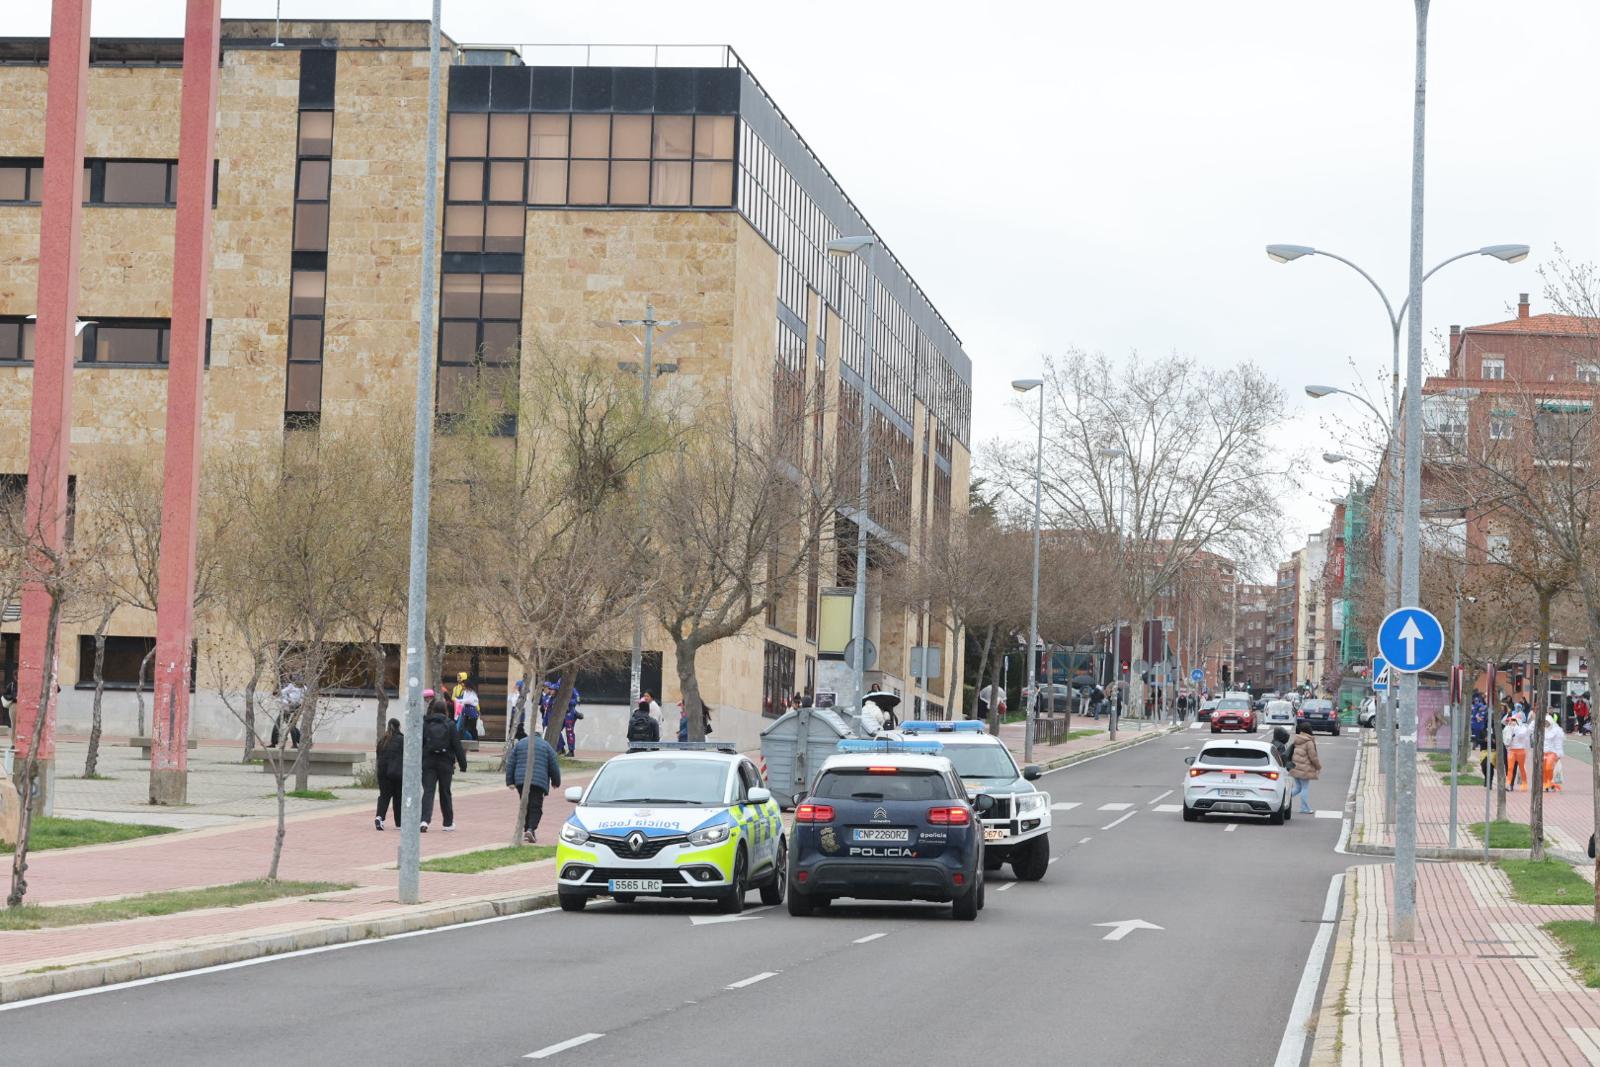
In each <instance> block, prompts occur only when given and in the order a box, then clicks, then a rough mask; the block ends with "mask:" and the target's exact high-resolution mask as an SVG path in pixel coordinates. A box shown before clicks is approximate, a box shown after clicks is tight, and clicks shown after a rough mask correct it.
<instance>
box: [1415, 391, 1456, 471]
mask: <svg viewBox="0 0 1600 1067" xmlns="http://www.w3.org/2000/svg"><path fill="white" fill-rule="evenodd" d="M1422 433H1423V441H1424V446H1423V447H1424V454H1425V455H1427V456H1428V457H1430V458H1435V459H1448V458H1450V457H1452V456H1458V455H1460V454H1461V452H1462V450H1464V449H1465V448H1466V447H1467V401H1466V399H1465V398H1463V397H1456V396H1445V395H1442V394H1435V395H1433V396H1425V397H1423V398H1422Z"/></svg>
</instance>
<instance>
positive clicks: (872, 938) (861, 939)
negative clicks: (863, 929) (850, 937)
mask: <svg viewBox="0 0 1600 1067" xmlns="http://www.w3.org/2000/svg"><path fill="white" fill-rule="evenodd" d="M888 936H889V935H888V934H886V933H884V932H883V931H882V930H879V931H878V932H877V933H875V934H868V935H867V936H866V937H858V938H856V939H855V940H854V941H852V942H850V943H851V944H852V945H865V944H866V943H867V942H868V941H876V940H878V938H880V937H888Z"/></svg>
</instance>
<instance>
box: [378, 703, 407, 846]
mask: <svg viewBox="0 0 1600 1067" xmlns="http://www.w3.org/2000/svg"><path fill="white" fill-rule="evenodd" d="M405 765H406V736H405V734H403V733H401V732H400V720H399V719H390V720H389V729H388V731H387V732H385V733H384V735H383V736H382V737H380V738H378V762H377V768H378V814H377V816H376V817H375V818H374V819H373V820H372V824H373V826H374V827H376V828H377V829H379V830H382V829H383V816H384V814H385V813H386V812H387V811H388V808H389V805H390V804H391V803H392V804H393V805H394V825H395V829H399V828H400V782H401V779H402V778H403V777H404V774H405Z"/></svg>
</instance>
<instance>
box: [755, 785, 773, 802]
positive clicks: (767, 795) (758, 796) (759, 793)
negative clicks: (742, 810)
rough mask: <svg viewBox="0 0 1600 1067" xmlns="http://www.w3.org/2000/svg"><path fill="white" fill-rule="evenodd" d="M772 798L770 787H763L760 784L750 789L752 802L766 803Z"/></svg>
mask: <svg viewBox="0 0 1600 1067" xmlns="http://www.w3.org/2000/svg"><path fill="white" fill-rule="evenodd" d="M771 799H772V791H771V790H769V789H762V788H761V787H760V786H757V787H756V788H754V789H752V790H750V803H752V804H765V803H766V802H767V801H769V800H771Z"/></svg>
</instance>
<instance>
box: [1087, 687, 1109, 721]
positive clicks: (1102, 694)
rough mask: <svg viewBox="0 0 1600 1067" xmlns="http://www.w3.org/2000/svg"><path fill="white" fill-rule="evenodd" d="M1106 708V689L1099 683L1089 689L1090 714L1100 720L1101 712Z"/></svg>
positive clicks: (1095, 719)
mask: <svg viewBox="0 0 1600 1067" xmlns="http://www.w3.org/2000/svg"><path fill="white" fill-rule="evenodd" d="M1105 710H1106V691H1105V690H1104V689H1101V688H1100V687H1099V686H1098V685H1097V686H1095V687H1094V688H1093V689H1091V690H1089V714H1090V715H1093V716H1094V721H1095V722H1099V721H1100V713H1101V712H1103V711H1105Z"/></svg>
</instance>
